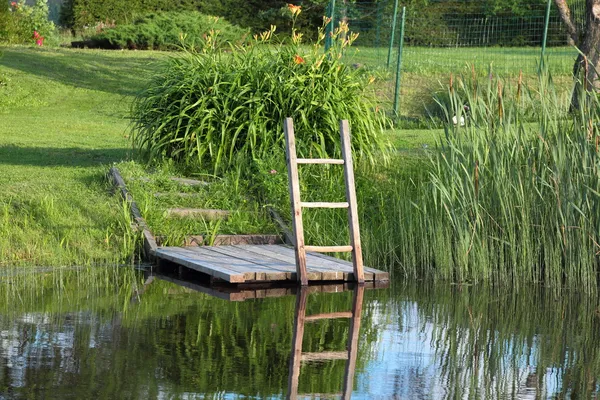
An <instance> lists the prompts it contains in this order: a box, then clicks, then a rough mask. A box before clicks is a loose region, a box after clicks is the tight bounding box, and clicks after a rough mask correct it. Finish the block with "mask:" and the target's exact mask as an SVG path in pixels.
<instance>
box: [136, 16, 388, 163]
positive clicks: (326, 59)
mask: <svg viewBox="0 0 600 400" xmlns="http://www.w3.org/2000/svg"><path fill="white" fill-rule="evenodd" d="M274 30H275V28H273V29H272V30H271V31H267V32H265V33H263V34H262V35H260V36H258V35H256V36H255V41H254V42H253V44H252V45H249V46H246V47H234V48H233V49H232V52H231V54H229V53H222V52H218V51H216V50H215V48H214V41H215V39H214V38H213V37H208V38H207V48H205V49H204V51H203V52H199V53H196V52H186V53H185V54H184V55H183V56H177V57H173V58H171V59H170V60H169V61H168V63H167V65H166V67H165V69H164V70H163V71H162V72H161V73H160V74H159V75H157V76H156V77H154V79H153V80H152V82H151V83H150V85H149V87H148V89H146V90H145V91H144V92H143V93H141V94H140V95H139V96H138V97H137V98H136V100H135V102H134V104H133V109H132V117H133V121H134V125H133V130H134V135H133V138H134V145H135V147H137V148H139V149H141V150H143V151H145V152H146V153H147V154H148V155H149V157H150V159H151V160H156V159H159V158H161V157H167V158H173V159H176V160H178V161H180V162H182V163H184V164H187V165H190V166H195V165H196V166H197V165H201V166H203V167H206V168H209V169H211V170H212V171H214V172H215V173H219V172H222V171H223V170H224V169H226V168H227V167H229V166H231V165H232V164H233V163H235V162H236V160H238V159H240V158H241V159H244V160H250V159H260V158H262V157H263V156H264V155H266V154H271V153H272V152H273V151H274V150H276V149H283V147H284V136H283V129H282V123H283V120H284V118H286V117H292V118H293V119H294V122H295V130H296V136H297V144H298V152H299V154H300V155H302V156H304V157H310V156H311V155H316V156H319V157H321V156H323V157H324V156H338V155H339V120H340V119H348V120H349V121H350V124H351V129H352V145H353V149H354V152H355V155H356V157H366V158H369V159H372V158H373V157H374V156H375V154H378V151H379V150H380V149H381V148H382V142H381V139H380V133H381V132H382V130H383V129H384V125H385V124H386V122H387V121H386V117H385V115H384V114H383V113H382V112H380V111H378V110H377V109H376V106H375V102H374V101H373V100H372V99H371V98H370V97H369V96H368V94H367V92H366V90H365V89H366V86H367V85H368V84H369V81H368V79H363V77H362V76H361V72H360V71H358V70H356V69H353V68H352V67H350V66H347V65H345V64H343V63H342V62H340V56H341V53H342V51H344V50H345V47H346V46H347V45H348V44H350V43H351V42H352V40H353V39H354V38H355V36H354V35H352V34H349V33H348V32H347V27H345V26H342V29H338V30H337V31H336V35H338V36H339V35H346V36H347V39H348V40H339V41H337V43H341V44H340V45H339V46H338V47H332V48H331V51H330V52H329V53H328V54H323V50H322V49H321V47H320V46H319V45H316V46H314V47H313V48H312V50H310V49H307V48H306V47H302V46H301V45H300V37H299V35H298V34H297V33H296V31H293V42H294V43H293V44H291V45H286V46H283V45H280V46H276V47H274V46H271V45H270V44H269V43H270V40H269V39H270V37H271V36H272V35H273V32H274ZM320 36H321V39H322V38H323V36H324V35H323V34H322V33H321V35H320Z"/></svg>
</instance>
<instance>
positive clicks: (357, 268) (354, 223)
mask: <svg viewBox="0 0 600 400" xmlns="http://www.w3.org/2000/svg"><path fill="white" fill-rule="evenodd" d="M340 137H341V141H342V158H343V160H344V178H345V180H346V201H347V202H348V205H349V206H348V225H349V228H350V245H351V246H352V266H353V268H354V277H355V278H356V280H357V282H358V283H359V284H362V283H364V282H365V273H364V268H363V258H362V247H361V245H360V228H359V225H358V202H357V200H356V188H355V183H354V165H353V162H352V145H351V141H350V126H349V124H348V121H347V120H342V121H340Z"/></svg>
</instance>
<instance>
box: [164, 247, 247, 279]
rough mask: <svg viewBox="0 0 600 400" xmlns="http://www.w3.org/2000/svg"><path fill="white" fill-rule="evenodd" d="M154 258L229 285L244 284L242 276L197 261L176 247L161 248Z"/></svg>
mask: <svg viewBox="0 0 600 400" xmlns="http://www.w3.org/2000/svg"><path fill="white" fill-rule="evenodd" d="M155 254H156V257H158V258H161V259H164V260H167V261H171V262H174V263H176V264H180V265H183V266H184V267H188V268H191V269H193V270H196V271H199V272H202V273H205V274H208V275H210V276H214V277H216V278H220V279H223V280H225V281H227V282H231V283H241V282H245V281H246V279H245V277H244V274H241V273H240V272H238V271H234V270H232V269H230V268H226V267H224V266H223V265H222V264H221V263H219V264H214V263H212V262H209V261H207V260H199V258H198V256H197V255H196V254H194V253H193V252H191V251H188V250H185V249H182V248H178V247H161V248H158V249H157V250H156V252H155Z"/></svg>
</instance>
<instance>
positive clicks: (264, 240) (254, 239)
mask: <svg viewBox="0 0 600 400" xmlns="http://www.w3.org/2000/svg"><path fill="white" fill-rule="evenodd" d="M282 243H283V240H282V239H281V236H279V235H217V236H216V237H215V240H214V242H213V244H212V246H232V245H234V244H240V245H244V244H261V245H265V244H282Z"/></svg>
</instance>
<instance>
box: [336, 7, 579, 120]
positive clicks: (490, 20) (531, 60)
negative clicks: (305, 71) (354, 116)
mask: <svg viewBox="0 0 600 400" xmlns="http://www.w3.org/2000/svg"><path fill="white" fill-rule="evenodd" d="M489 3H490V4H491V1H490V2H489ZM485 4H487V3H486V1H485V0H479V1H477V2H475V1H468V0H462V1H435V2H434V1H430V3H429V5H428V6H427V7H424V8H421V9H417V8H408V7H407V8H404V6H403V4H402V1H400V2H398V0H375V1H368V2H367V1H364V2H361V1H356V2H353V1H350V0H345V1H344V0H331V1H330V4H329V7H328V11H327V12H328V16H330V17H333V20H334V24H335V25H337V24H338V23H339V22H340V21H345V22H347V23H348V24H349V26H350V30H351V31H354V32H358V33H359V37H358V39H357V41H356V42H355V47H354V49H353V50H351V51H349V52H348V53H347V54H346V58H347V59H348V62H350V63H352V64H354V65H355V66H356V67H361V68H365V70H367V71H370V72H371V73H373V74H374V75H377V76H379V77H381V78H383V79H382V80H381V82H383V83H382V84H381V85H380V86H379V87H378V88H377V90H378V92H377V95H378V96H379V98H380V99H381V102H382V104H384V105H385V107H386V108H389V109H390V111H391V112H392V113H395V112H399V114H400V115H403V116H419V115H423V113H424V110H425V107H427V106H428V105H429V104H427V103H428V102H430V101H431V100H428V99H431V92H432V91H433V90H436V89H438V88H440V87H441V84H440V83H444V82H447V81H448V79H449V76H450V74H453V75H457V74H460V73H464V72H465V71H466V70H467V69H470V68H474V69H475V70H476V71H477V72H478V73H480V74H484V73H485V74H487V73H489V72H490V71H491V72H492V73H498V74H501V75H502V76H504V77H507V78H508V79H510V78H511V77H517V76H518V75H519V74H520V73H521V72H522V73H523V75H524V76H525V77H533V76H535V75H536V73H537V71H538V70H539V67H540V62H541V60H542V49H543V48H544V47H545V49H544V50H545V51H544V54H545V57H544V60H546V63H545V65H546V66H547V68H548V69H549V71H550V72H551V73H552V74H553V75H554V76H555V77H556V80H557V81H558V82H559V83H560V82H563V81H564V82H565V85H567V83H569V84H570V82H571V71H572V68H573V63H574V59H575V57H576V54H577V52H576V50H575V48H574V46H573V45H572V43H570V40H569V38H568V35H567V32H566V30H565V28H564V26H563V23H562V22H561V20H560V16H559V15H558V12H557V10H556V7H555V6H554V4H553V0H550V1H549V2H548V1H547V0H530V2H529V4H527V5H526V6H522V7H521V9H519V10H517V11H514V10H495V9H491V8H490V9H487V8H486V7H485ZM548 6H550V8H548ZM570 6H571V10H572V12H573V15H574V17H575V20H576V21H577V23H579V24H581V23H582V21H583V20H584V18H583V13H584V11H585V4H584V0H573V1H571V2H570ZM403 9H404V10H405V22H404V24H402V23H401V22H402V18H401V15H402V12H403ZM402 29H404V37H403V38H404V40H403V43H402V45H403V52H402V56H401V57H398V53H399V50H400V48H401V47H402V46H401V41H400V40H401V33H402V32H401V31H402ZM544 39H545V42H544ZM544 43H545V46H544ZM398 61H400V62H401V67H400V68H398V67H399V65H398ZM399 78H401V79H399ZM398 81H399V83H400V84H399V88H400V89H399V92H398V91H397V89H396V88H397V86H398V85H396V83H397V82H398ZM395 98H399V100H400V101H399V103H398V104H394V99H395Z"/></svg>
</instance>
